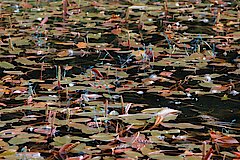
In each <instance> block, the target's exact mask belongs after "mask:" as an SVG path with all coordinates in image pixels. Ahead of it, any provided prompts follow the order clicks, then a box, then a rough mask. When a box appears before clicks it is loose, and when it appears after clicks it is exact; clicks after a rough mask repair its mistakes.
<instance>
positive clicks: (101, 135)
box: [89, 133, 116, 142]
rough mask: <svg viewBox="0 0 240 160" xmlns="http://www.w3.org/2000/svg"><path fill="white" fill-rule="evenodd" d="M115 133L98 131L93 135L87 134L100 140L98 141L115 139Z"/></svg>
mask: <svg viewBox="0 0 240 160" xmlns="http://www.w3.org/2000/svg"><path fill="white" fill-rule="evenodd" d="M115 136H116V134H111V133H98V134H95V135H93V136H89V137H90V138H92V139H96V140H100V141H106V142H108V141H113V140H114V139H115Z"/></svg>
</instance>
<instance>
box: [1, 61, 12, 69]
mask: <svg viewBox="0 0 240 160" xmlns="http://www.w3.org/2000/svg"><path fill="white" fill-rule="evenodd" d="M0 67H1V68H4V69H13V68H15V66H14V65H13V64H11V63H8V62H0Z"/></svg>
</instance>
